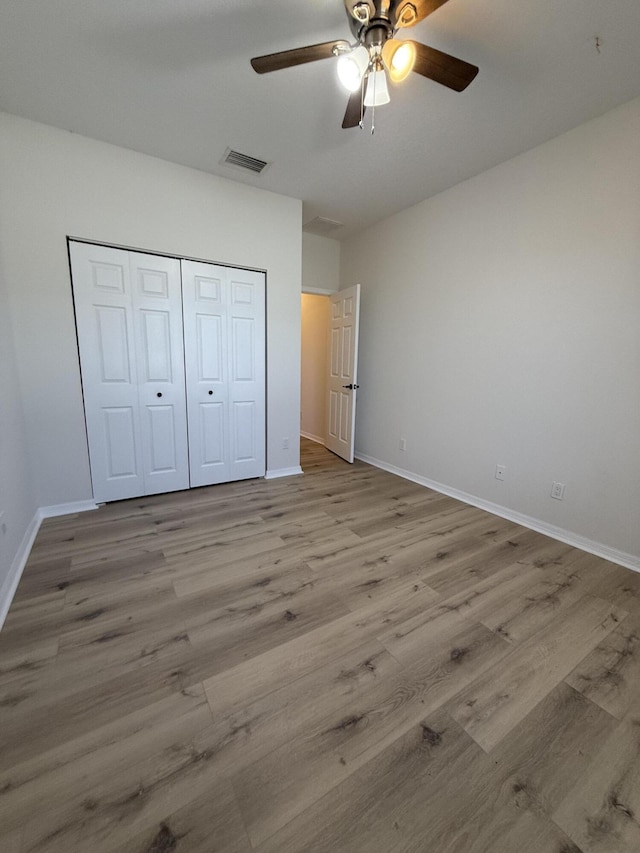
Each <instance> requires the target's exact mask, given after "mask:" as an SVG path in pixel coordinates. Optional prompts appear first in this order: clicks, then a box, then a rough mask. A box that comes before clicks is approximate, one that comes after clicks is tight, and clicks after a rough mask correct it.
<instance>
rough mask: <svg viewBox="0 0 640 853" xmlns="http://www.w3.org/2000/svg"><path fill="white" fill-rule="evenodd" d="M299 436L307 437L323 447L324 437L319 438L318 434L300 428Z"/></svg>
mask: <svg viewBox="0 0 640 853" xmlns="http://www.w3.org/2000/svg"><path fill="white" fill-rule="evenodd" d="M300 437H301V438H308V439H309V441H315V443H316V444H321V445H322V446H323V447H324V445H325V440H324V438H320V436H319V435H313V434H312V433H310V432H303V431H302V430H300Z"/></svg>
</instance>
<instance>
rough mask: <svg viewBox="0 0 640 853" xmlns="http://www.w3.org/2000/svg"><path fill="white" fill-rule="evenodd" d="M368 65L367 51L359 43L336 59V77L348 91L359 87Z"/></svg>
mask: <svg viewBox="0 0 640 853" xmlns="http://www.w3.org/2000/svg"><path fill="white" fill-rule="evenodd" d="M368 67H369V51H368V50H367V48H366V47H364V45H360V46H359V47H357V48H356V49H355V50H352V51H351V53H345V54H343V55H342V56H341V57H340V58H339V59H338V77H339V79H340V82H341V83H342V85H343V86H344V87H345V89H346V90H347V91H348V92H355V91H356V90H357V89H359V88H360V84H361V83H362V78H363V76H364V74H365V72H366V70H367V68H368Z"/></svg>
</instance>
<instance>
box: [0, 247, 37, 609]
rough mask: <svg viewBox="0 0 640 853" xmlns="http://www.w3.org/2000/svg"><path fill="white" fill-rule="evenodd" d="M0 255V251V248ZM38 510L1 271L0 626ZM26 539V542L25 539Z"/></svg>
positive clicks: (0, 272) (7, 305)
mask: <svg viewBox="0 0 640 853" xmlns="http://www.w3.org/2000/svg"><path fill="white" fill-rule="evenodd" d="M0 255H1V248H0ZM36 509H37V504H36V501H35V496H34V492H33V488H32V484H31V475H30V470H29V462H28V449H27V441H26V435H25V422H24V418H23V413H22V400H21V396H20V388H19V386H18V374H17V364H16V358H15V350H14V341H13V330H12V328H11V319H10V314H9V304H8V299H7V293H6V287H5V283H4V277H3V275H2V271H1V268H0V516H1V517H0V625H1V624H2V620H3V616H4V613H3V602H4V601H6V600H7V599H8V598H9V597H10V596H11V594H12V591H13V590H12V589H11V587H12V586H13V581H14V578H15V577H16V576H17V574H18V569H20V570H21V568H22V566H20V567H18V566H17V565H16V560H18V561H19V560H20V559H21V555H22V554H23V553H24V551H25V547H26V546H27V542H28V540H29V533H30V530H31V525H32V521H33V519H34V516H35V513H36ZM25 537H26V540H25Z"/></svg>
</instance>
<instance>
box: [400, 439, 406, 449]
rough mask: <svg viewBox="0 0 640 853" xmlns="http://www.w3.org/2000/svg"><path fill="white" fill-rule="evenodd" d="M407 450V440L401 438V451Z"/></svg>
mask: <svg viewBox="0 0 640 853" xmlns="http://www.w3.org/2000/svg"><path fill="white" fill-rule="evenodd" d="M406 449H407V439H406V438H401V439H400V450H406Z"/></svg>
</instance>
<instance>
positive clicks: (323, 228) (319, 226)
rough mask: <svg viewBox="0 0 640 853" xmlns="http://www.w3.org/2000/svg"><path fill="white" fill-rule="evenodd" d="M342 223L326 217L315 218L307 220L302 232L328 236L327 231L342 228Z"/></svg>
mask: <svg viewBox="0 0 640 853" xmlns="http://www.w3.org/2000/svg"><path fill="white" fill-rule="evenodd" d="M343 227H344V222H338V220H337V219H328V218H327V217H326V216H316V218H315V219H311V220H309V222H307V224H306V225H305V226H303V229H302V230H303V231H308V232H310V233H311V234H328V233H329V231H335V230H336V228H343Z"/></svg>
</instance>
